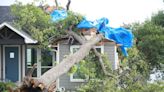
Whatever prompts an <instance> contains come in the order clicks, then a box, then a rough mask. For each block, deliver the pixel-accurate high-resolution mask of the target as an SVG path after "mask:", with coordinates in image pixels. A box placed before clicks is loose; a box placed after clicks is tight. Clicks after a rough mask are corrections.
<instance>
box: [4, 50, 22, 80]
mask: <svg viewBox="0 0 164 92" xmlns="http://www.w3.org/2000/svg"><path fill="white" fill-rule="evenodd" d="M18 67H19V48H18V47H5V79H7V80H10V81H12V82H16V81H18V79H19V72H18V71H19V68H18Z"/></svg>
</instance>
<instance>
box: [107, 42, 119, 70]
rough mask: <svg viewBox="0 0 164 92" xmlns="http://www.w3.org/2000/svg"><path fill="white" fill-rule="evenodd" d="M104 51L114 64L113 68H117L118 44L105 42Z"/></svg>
mask: <svg viewBox="0 0 164 92" xmlns="http://www.w3.org/2000/svg"><path fill="white" fill-rule="evenodd" d="M104 53H105V54H106V55H107V56H108V58H109V61H110V62H111V64H112V68H113V69H117V66H118V64H117V62H118V59H117V58H118V56H117V48H116V44H115V43H113V42H107V43H105V44H104Z"/></svg>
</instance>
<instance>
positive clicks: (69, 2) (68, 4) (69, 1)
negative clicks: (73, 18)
mask: <svg viewBox="0 0 164 92" xmlns="http://www.w3.org/2000/svg"><path fill="white" fill-rule="evenodd" d="M70 4H71V0H68V3H67V5H66V8H67V11H68V10H69V6H70Z"/></svg>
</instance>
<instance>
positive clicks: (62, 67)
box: [12, 0, 118, 92]
mask: <svg viewBox="0 0 164 92" xmlns="http://www.w3.org/2000/svg"><path fill="white" fill-rule="evenodd" d="M55 1H56V5H57V6H58V4H57V0H55ZM70 2H71V1H70V0H68V4H67V6H66V7H67V10H69V5H70ZM12 8H13V10H12V11H13V12H14V15H15V16H16V20H15V25H16V26H19V27H20V28H21V29H22V30H25V31H28V32H29V33H30V34H31V35H32V36H33V37H34V38H35V39H37V40H39V41H40V42H41V43H42V44H41V47H46V46H47V44H48V41H46V40H47V39H48V38H50V37H52V36H54V35H55V36H54V37H59V39H60V37H64V36H66V37H68V38H73V39H75V40H76V41H78V42H79V43H80V44H81V47H80V49H79V50H78V51H77V52H75V53H74V54H70V55H69V56H67V57H66V58H65V59H63V60H62V61H61V63H59V64H58V65H56V66H55V67H53V68H52V69H50V70H48V71H47V72H45V73H44V74H43V75H42V76H41V77H39V78H37V79H33V78H32V77H31V74H28V75H27V76H26V77H25V78H24V80H23V82H22V84H21V86H20V87H19V88H17V89H16V90H15V91H21V92H52V91H54V87H55V85H54V84H55V81H56V80H57V79H58V78H59V77H60V76H61V75H63V74H65V73H67V72H68V71H69V70H70V68H71V67H72V66H73V65H75V64H76V63H79V62H80V61H81V60H83V59H84V58H85V57H86V56H87V55H89V52H90V51H91V50H92V51H93V52H94V53H95V55H96V56H97V57H98V58H99V62H100V65H101V67H102V70H103V72H104V74H105V75H107V76H109V77H112V78H114V79H117V78H118V76H114V75H113V74H111V73H109V72H108V71H107V70H106V67H105V65H104V63H103V61H102V56H101V54H100V53H99V52H98V51H97V50H96V49H94V48H93V46H94V45H95V44H97V43H99V42H100V41H102V40H103V39H104V35H103V34H101V33H96V34H94V35H93V36H92V38H91V39H90V40H86V39H85V38H84V36H83V35H81V34H79V33H77V31H76V30H77V29H76V25H77V24H78V23H79V22H80V21H81V19H82V17H81V16H80V15H79V14H76V13H73V12H71V11H68V17H67V18H66V19H64V20H61V21H58V22H55V23H53V22H51V21H50V16H49V14H46V13H45V11H43V10H44V8H45V7H42V6H40V7H36V6H34V5H32V4H27V5H21V4H20V3H19V4H16V5H13V7H12ZM58 8H60V7H56V9H58ZM92 30H95V31H96V29H92ZM34 68H35V65H34ZM32 71H33V70H31V72H32Z"/></svg>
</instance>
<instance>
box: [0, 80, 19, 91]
mask: <svg viewBox="0 0 164 92" xmlns="http://www.w3.org/2000/svg"><path fill="white" fill-rule="evenodd" d="M15 86H16V85H15V84H14V83H12V82H7V83H4V82H0V92H8V88H13V87H15Z"/></svg>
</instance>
